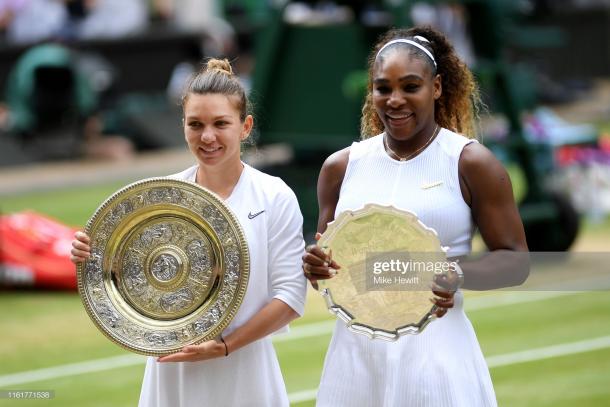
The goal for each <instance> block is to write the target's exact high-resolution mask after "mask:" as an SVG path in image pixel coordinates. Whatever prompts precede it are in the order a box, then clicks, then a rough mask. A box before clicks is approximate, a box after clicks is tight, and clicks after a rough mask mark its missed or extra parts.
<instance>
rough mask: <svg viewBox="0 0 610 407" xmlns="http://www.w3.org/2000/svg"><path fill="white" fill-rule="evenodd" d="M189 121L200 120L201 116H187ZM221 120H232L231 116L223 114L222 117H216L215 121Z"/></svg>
mask: <svg viewBox="0 0 610 407" xmlns="http://www.w3.org/2000/svg"><path fill="white" fill-rule="evenodd" d="M186 118H187V120H188V119H190V120H199V115H197V114H194V115H187V116H186ZM220 119H231V116H230V115H228V114H223V115H220V116H214V118H213V120H220Z"/></svg>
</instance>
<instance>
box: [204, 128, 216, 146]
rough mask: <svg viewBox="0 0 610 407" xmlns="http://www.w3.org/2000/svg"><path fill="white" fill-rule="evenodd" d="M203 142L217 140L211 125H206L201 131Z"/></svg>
mask: <svg viewBox="0 0 610 407" xmlns="http://www.w3.org/2000/svg"><path fill="white" fill-rule="evenodd" d="M200 137H201V142H203V143H211V142H213V141H215V140H216V135H215V134H214V130H213V129H211V128H210V126H206V127H205V128H204V129H203V130H202V131H201V136H200Z"/></svg>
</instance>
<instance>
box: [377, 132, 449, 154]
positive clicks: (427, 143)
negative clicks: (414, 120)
mask: <svg viewBox="0 0 610 407" xmlns="http://www.w3.org/2000/svg"><path fill="white" fill-rule="evenodd" d="M440 130H441V128H440V126H439V125H438V124H437V125H436V127H435V128H434V131H433V132H432V135H431V136H430V138H429V139H428V141H426V143H425V144H424V145H423V146H421V147H420V148H418V149H417V150H415V151H413V152H412V153H411V154H409V155H407V156H405V157H403V156H401V155H400V154H398V153H396V151H394V150H392V149H391V148H390V146H389V145H388V141H387V140H386V137H387V134H385V133H384V135H383V146H384V147H385V149H386V151H387V152H388V153H390V154H391V155H393V156H394V157H396V158H398V161H407V160H408V159H409V158H411V157H413V156H415V155H417V154H418V153H419V152H420V151H422V150H423V149H424V148H426V147H428V146H429V145H430V143H432V140H434V138H435V137H436V135H437V134H438V132H439V131H440Z"/></svg>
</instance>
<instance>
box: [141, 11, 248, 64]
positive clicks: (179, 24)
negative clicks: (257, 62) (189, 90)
mask: <svg viewBox="0 0 610 407" xmlns="http://www.w3.org/2000/svg"><path fill="white" fill-rule="evenodd" d="M153 7H154V10H155V12H156V14H158V15H159V16H160V17H161V18H163V19H165V20H167V21H170V22H171V23H172V24H173V25H174V26H175V27H176V28H178V29H180V30H184V31H193V32H201V33H202V35H203V38H202V51H203V54H204V55H208V56H231V55H235V54H236V51H237V50H236V42H235V30H234V29H233V27H232V26H231V25H230V24H229V23H228V22H227V21H225V19H224V15H223V9H222V1H220V0H153Z"/></svg>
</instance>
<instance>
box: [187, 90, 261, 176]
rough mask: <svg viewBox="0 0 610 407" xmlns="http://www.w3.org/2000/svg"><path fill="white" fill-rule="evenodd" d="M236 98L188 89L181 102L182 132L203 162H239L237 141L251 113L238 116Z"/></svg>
mask: <svg viewBox="0 0 610 407" xmlns="http://www.w3.org/2000/svg"><path fill="white" fill-rule="evenodd" d="M239 116H240V110H239V109H238V99H237V97H236V96H226V95H223V94H217V93H207V94H203V95H202V94H197V93H190V94H189V95H188V98H187V99H186V101H185V103H184V135H185V138H186V143H187V144H188V146H189V150H191V153H193V155H194V156H195V157H196V158H197V161H198V162H199V164H200V165H202V166H207V167H210V166H214V167H217V168H225V167H226V168H228V167H229V166H231V165H240V144H241V141H242V140H245V139H246V138H247V137H248V136H249V135H250V131H251V130H252V125H253V119H252V116H250V115H248V116H246V118H245V120H244V121H241V120H240V117H239Z"/></svg>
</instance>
